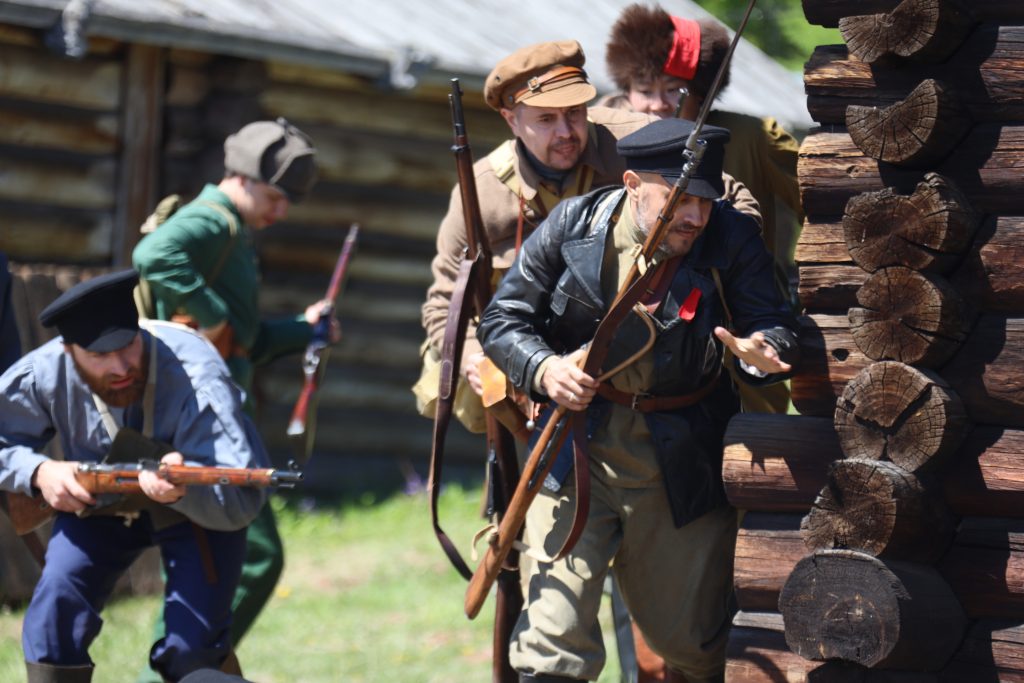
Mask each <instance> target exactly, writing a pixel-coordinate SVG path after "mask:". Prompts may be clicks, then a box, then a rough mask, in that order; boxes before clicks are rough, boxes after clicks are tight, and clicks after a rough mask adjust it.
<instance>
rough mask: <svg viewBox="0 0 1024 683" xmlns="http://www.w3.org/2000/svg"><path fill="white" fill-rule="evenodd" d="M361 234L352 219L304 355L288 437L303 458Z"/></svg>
mask: <svg viewBox="0 0 1024 683" xmlns="http://www.w3.org/2000/svg"><path fill="white" fill-rule="evenodd" d="M358 237H359V225H358V224H356V223H353V224H352V225H351V226H350V227H349V229H348V235H346V236H345V243H344V244H343V245H342V247H341V253H340V254H339V255H338V261H337V262H336V263H335V264H334V273H333V274H332V275H331V282H330V284H329V285H328V286H327V294H326V295H324V299H325V300H326V301H327V302H328V303H327V304H326V305H325V306H324V307H323V308H322V309H320V317H319V318H318V319H317V321H316V324H315V325H314V326H313V338H312V339H311V340H310V341H309V344H308V345H307V346H306V353H305V354H304V355H303V357H302V374H303V376H304V382H303V384H302V390H301V391H300V392H299V397H298V399H296V401H295V408H294V409H293V410H292V418H291V420H290V421H289V422H288V437H289V439H291V440H293V442H294V443H296V444H297V446H298V448H297V450H298V451H299V453H300V456H301V459H302V462H305V461H307V460H309V455H310V453H311V452H312V449H313V435H314V434H315V432H316V392H317V389H319V387H320V379H321V378H322V377H323V374H324V370H325V369H326V367H327V356H328V355H329V354H330V346H329V344H330V342H331V318H332V317H333V316H334V305H335V301H336V300H337V298H338V294H339V293H340V292H341V285H342V283H343V282H344V280H345V271H347V270H348V261H349V259H350V258H351V257H352V251H353V250H354V249H355V244H356V239H357V238H358Z"/></svg>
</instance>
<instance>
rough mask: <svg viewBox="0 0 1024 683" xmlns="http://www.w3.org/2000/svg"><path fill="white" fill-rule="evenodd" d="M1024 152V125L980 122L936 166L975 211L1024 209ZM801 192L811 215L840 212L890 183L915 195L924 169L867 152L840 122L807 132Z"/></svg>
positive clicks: (801, 161)
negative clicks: (1023, 168)
mask: <svg viewBox="0 0 1024 683" xmlns="http://www.w3.org/2000/svg"><path fill="white" fill-rule="evenodd" d="M1022 154H1024V126H1011V125H1006V126H1001V125H997V124H982V125H977V126H975V127H974V128H973V129H972V130H971V132H970V133H969V134H968V135H967V137H966V138H965V139H964V141H963V143H961V144H960V145H959V146H958V147H957V148H956V150H955V151H954V152H953V153H952V154H951V155H950V156H949V157H948V158H947V159H946V161H945V162H943V163H942V164H941V165H940V166H939V167H938V168H933V169H930V170H934V171H937V172H939V173H941V174H942V175H943V176H945V177H946V178H948V179H949V180H950V181H951V182H953V183H955V184H956V186H957V187H958V188H960V190H961V191H962V192H963V193H964V196H965V197H966V198H967V201H969V202H970V204H971V206H973V207H974V209H975V210H977V211H981V212H985V213H995V214H1005V215H1014V214H1015V213H1019V212H1020V197H1021V196H1024V176H1022V175H1021V173H1020V169H1019V168H1018V167H1017V164H1019V161H1020V158H1021V155H1022ZM797 175H798V177H799V179H800V197H801V201H802V203H803V207H804V212H805V213H806V214H807V215H810V216H814V215H822V216H835V215H837V214H838V213H839V212H840V210H841V207H844V206H846V202H847V201H849V199H850V198H851V197H854V196H856V195H858V194H861V193H863V192H875V191H877V190H881V189H882V188H884V187H887V186H891V187H894V188H896V189H897V190H899V191H900V192H902V193H904V194H910V193H911V192H912V191H913V189H914V187H915V185H917V183H919V182H921V180H922V179H923V177H924V174H923V173H922V172H920V171H913V170H909V169H904V168H898V167H896V166H893V165H891V164H888V163H885V162H879V161H876V160H875V159H872V158H870V157H868V156H866V155H865V154H864V153H863V152H861V151H860V149H858V148H857V146H856V145H855V144H854V142H853V140H852V138H851V137H850V134H849V133H848V132H847V131H846V130H845V129H843V128H842V127H839V126H830V127H829V128H828V129H827V130H826V129H823V130H821V131H817V132H814V133H812V134H810V135H808V136H807V137H806V138H805V139H804V142H803V144H802V145H801V147H800V157H799V160H798V162H797Z"/></svg>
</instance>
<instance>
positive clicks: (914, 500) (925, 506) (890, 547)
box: [800, 458, 953, 563]
mask: <svg viewBox="0 0 1024 683" xmlns="http://www.w3.org/2000/svg"><path fill="white" fill-rule="evenodd" d="M800 532H801V535H802V537H803V541H804V544H805V545H806V546H807V548H808V549H810V550H833V549H844V548H848V549H851V550H859V551H862V552H865V553H867V554H869V555H873V556H875V557H879V556H884V557H886V558H888V559H897V560H913V561H920V562H928V563H932V562H934V561H935V560H937V559H938V558H939V557H940V556H941V555H942V553H944V552H945V551H946V548H947V547H949V542H950V541H951V540H952V538H953V524H952V520H951V518H950V516H949V513H948V512H947V510H946V508H945V506H944V504H943V503H942V501H940V500H937V499H936V498H935V497H934V496H932V495H930V494H929V493H928V491H926V490H925V488H924V487H923V486H922V485H921V483H920V481H918V479H917V477H915V476H914V475H913V474H910V473H909V472H907V471H906V470H904V469H902V468H901V467H897V466H896V465H894V464H892V463H890V462H881V461H878V460H866V459H860V458H856V459H847V460H837V461H836V462H834V463H833V464H832V467H830V468H829V473H828V484H827V485H826V486H825V487H823V488H822V489H821V493H820V494H819V495H818V498H817V500H815V501H814V506H813V507H812V508H811V511H810V512H809V513H807V516H806V517H804V519H803V522H801V524H800Z"/></svg>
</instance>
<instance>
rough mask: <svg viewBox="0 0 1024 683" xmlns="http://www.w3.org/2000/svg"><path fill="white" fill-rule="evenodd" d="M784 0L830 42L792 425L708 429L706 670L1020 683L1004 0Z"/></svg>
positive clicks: (1021, 501) (1013, 204) (1020, 311)
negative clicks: (726, 543)
mask: <svg viewBox="0 0 1024 683" xmlns="http://www.w3.org/2000/svg"><path fill="white" fill-rule="evenodd" d="M803 4H804V10H805V14H806V16H807V18H808V20H809V21H811V22H812V23H820V24H823V25H829V26H836V25H838V26H839V27H840V29H841V30H842V32H843V35H844V39H845V40H846V41H847V44H846V45H844V46H825V47H821V48H818V49H817V50H816V51H815V53H814V54H813V55H812V57H811V59H810V60H809V61H808V63H807V65H806V68H805V86H806V90H807V95H808V109H809V111H810V113H811V115H812V117H813V118H814V119H815V120H816V121H817V122H818V123H819V124H820V125H819V127H818V128H816V129H814V130H812V131H811V134H810V135H808V137H807V138H806V140H805V142H804V144H803V147H802V149H801V157H800V164H799V176H800V185H801V194H802V199H803V203H804V209H805V212H806V215H807V220H806V223H805V226H804V230H803V234H802V236H801V238H800V242H799V244H798V247H797V255H796V257H797V262H798V266H799V271H800V297H801V302H802V303H803V305H804V307H805V313H806V315H805V316H804V318H803V319H802V325H803V330H802V331H803V340H802V346H803V351H804V360H803V364H802V366H801V367H800V368H799V369H798V374H797V376H796V377H795V378H794V380H793V383H792V384H793V401H794V404H795V406H796V407H797V409H798V410H799V411H800V413H801V414H802V415H801V416H799V417H796V416H758V415H741V416H738V417H737V418H736V419H734V421H733V422H732V423H731V424H730V427H729V431H728V433H727V435H726V451H725V462H724V478H725V481H726V490H727V493H728V495H729V498H730V500H731V501H732V502H733V504H734V505H736V506H737V507H740V508H744V509H746V510H748V512H747V514H746V516H745V518H744V521H743V524H742V527H741V530H740V534H739V538H738V542H737V553H736V570H735V576H734V582H735V587H736V593H737V601H738V603H739V607H740V610H741V612H740V613H739V615H738V616H737V617H736V620H735V621H734V628H733V631H732V633H731V635H730V642H729V647H728V663H727V672H726V678H727V680H728V681H730V682H731V683H753V682H755V681H756V682H760V681H777V680H786V681H790V682H795V681H943V682H945V681H1020V680H1024V665H1022V661H1024V648H1021V642H1022V641H1021V634H1022V633H1024V591H1022V589H1021V588H1020V585H1021V582H1020V577H1021V571H1024V565H1022V560H1024V556H1022V555H1021V554H1020V553H1021V550H1020V548H1021V545H1020V544H1021V542H1022V539H1024V535H1022V532H1024V521H1022V518H1024V497H1022V494H1024V485H1022V484H1021V482H1022V481H1024V479H1022V477H1021V469H1022V466H1021V463H1022V462H1024V443H1022V439H1024V437H1022V436H1021V434H1022V432H1021V431H1020V430H1021V429H1022V428H1024V418H1022V417H1021V415H1022V411H1021V410H1020V408H1021V406H1022V403H1024V396H1022V394H1021V380H1020V377H1021V370H1020V368H1021V358H1020V356H1021V354H1022V353H1024V336H1022V333H1024V328H1022V323H1021V320H1022V316H1024V301H1022V300H1021V298H1020V297H1021V294H1020V293H1021V291H1022V290H1021V284H1020V283H1021V282H1024V271H1022V270H1021V269H1022V268H1024V266H1022V265H1021V264H1022V263H1024V261H1022V259H1021V258H1020V256H1022V254H1021V253H1020V250H1021V247H1020V244H1021V240H1020V239H1019V235H1020V229H1019V228H1020V225H1021V218H1020V216H1021V215H1024V194H1022V192H1021V189H1022V188H1021V187H1019V185H1018V182H1019V180H1020V172H1019V169H1018V168H1017V167H1018V166H1019V164H1020V158H1021V152H1022V145H1024V137H1022V131H1024V52H1022V51H1021V46H1022V45H1024V9H1022V8H1024V4H1022V3H1019V2H1016V1H1014V2H1007V1H1003V0H979V1H977V2H973V3H969V4H968V3H960V2H953V1H951V0H905V1H904V2H902V3H899V2H896V1H895V0H892V1H889V0H868V1H865V0H859V1H858V2H853V1H852V0H851V1H845V0H804V3H803ZM868 13H876V14H874V15H869V14H868ZM798 655H801V656H798ZM825 660H828V661H825Z"/></svg>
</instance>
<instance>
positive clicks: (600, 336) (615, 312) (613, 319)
mask: <svg viewBox="0 0 1024 683" xmlns="http://www.w3.org/2000/svg"><path fill="white" fill-rule="evenodd" d="M670 262H671V260H670V261H666V262H665V263H663V264H662V265H661V266H659V267H658V268H648V269H647V272H646V273H644V274H643V275H641V276H640V277H638V278H637V279H636V281H635V282H634V283H633V284H632V285H630V286H629V289H627V290H626V293H625V294H623V296H622V299H620V300H619V302H618V303H617V305H616V306H615V307H614V308H612V309H611V310H609V311H608V313H607V315H605V317H604V318H603V319H602V320H601V323H600V324H599V325H598V326H597V331H596V332H595V333H594V339H593V340H592V341H591V342H590V351H589V352H588V353H587V360H586V362H585V363H584V364H583V371H584V372H586V373H587V374H588V375H590V376H591V377H597V376H598V375H599V371H600V369H601V364H602V363H604V361H605V358H606V357H607V356H608V349H609V348H611V343H612V339H613V338H614V337H615V332H616V331H617V330H618V329H619V325H620V324H622V321H623V320H625V319H626V316H628V315H629V314H630V313H631V312H632V310H633V306H635V305H636V304H637V303H639V302H640V300H641V299H643V298H644V296H645V295H647V294H648V287H647V283H648V282H649V281H650V280H652V279H654V277H655V275H656V274H661V273H663V272H664V270H666V268H665V264H667V263H670ZM674 265H676V266H678V261H676V262H675V263H674ZM663 279H664V280H668V281H671V278H670V277H665V278H663ZM659 284H660V282H659ZM666 287H667V284H666ZM586 418H587V413H586V411H585V410H584V411H582V412H577V413H573V415H572V417H570V418H568V419H569V420H570V423H569V427H570V429H572V446H573V447H572V451H573V470H574V480H575V484H576V506H575V510H574V511H573V517H572V526H571V527H570V528H569V533H568V535H566V537H565V541H563V542H562V547H561V548H559V550H558V552H557V553H556V554H555V555H554V557H553V559H555V560H560V559H562V558H563V557H565V556H566V555H568V554H569V552H570V551H571V550H572V549H573V546H575V545H576V541H578V540H579V539H580V536H581V535H582V534H583V528H584V527H585V526H586V525H587V515H588V514H589V513H590V456H589V454H588V451H587V419H586Z"/></svg>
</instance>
